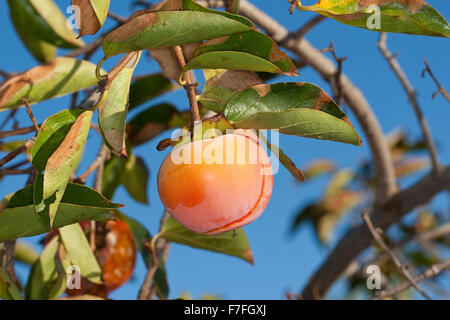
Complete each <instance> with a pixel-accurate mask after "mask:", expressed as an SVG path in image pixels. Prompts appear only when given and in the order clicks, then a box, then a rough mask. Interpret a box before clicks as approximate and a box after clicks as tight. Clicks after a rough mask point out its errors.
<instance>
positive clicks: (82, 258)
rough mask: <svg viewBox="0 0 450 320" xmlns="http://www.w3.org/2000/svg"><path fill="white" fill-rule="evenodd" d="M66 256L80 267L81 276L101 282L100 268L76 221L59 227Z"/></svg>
mask: <svg viewBox="0 0 450 320" xmlns="http://www.w3.org/2000/svg"><path fill="white" fill-rule="evenodd" d="M59 234H60V236H61V240H62V243H63V244H64V248H65V249H66V252H67V256H68V258H69V260H70V262H71V263H72V264H73V265H76V266H77V267H78V268H79V269H80V273H81V275H82V276H83V277H85V278H86V279H88V280H89V281H91V282H94V283H99V284H100V283H102V269H101V268H100V265H99V263H98V261H97V259H96V258H95V255H94V253H93V252H92V250H91V247H90V246H89V242H88V240H87V239H86V236H85V234H84V232H83V229H81V226H80V225H79V224H78V223H74V224H71V225H68V226H65V227H63V228H61V229H59Z"/></svg>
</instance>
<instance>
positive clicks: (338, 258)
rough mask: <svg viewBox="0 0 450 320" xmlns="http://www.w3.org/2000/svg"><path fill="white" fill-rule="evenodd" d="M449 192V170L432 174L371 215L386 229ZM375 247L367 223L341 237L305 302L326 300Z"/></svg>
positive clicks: (311, 282)
mask: <svg viewBox="0 0 450 320" xmlns="http://www.w3.org/2000/svg"><path fill="white" fill-rule="evenodd" d="M449 189H450V167H446V168H445V169H443V170H442V171H441V172H440V173H438V174H436V173H434V172H431V173H430V174H428V175H427V176H426V177H424V178H422V179H420V180H419V181H418V182H416V183H415V184H414V185H412V186H411V187H409V188H407V189H405V190H402V191H401V192H398V193H397V194H396V195H394V196H393V197H392V198H391V199H390V200H389V201H388V202H387V203H386V204H385V205H383V206H381V207H380V208H379V209H378V210H376V211H375V212H374V214H373V215H372V223H373V225H374V226H375V227H376V228H381V229H382V230H386V229H387V228H389V226H391V225H392V224H394V223H396V222H398V221H399V220H400V219H401V218H402V217H403V216H404V215H405V214H406V213H408V212H410V211H411V210H413V209H414V208H416V207H417V206H419V205H422V204H424V203H427V202H428V201H430V200H431V199H433V197H434V196H435V195H437V194H438V193H440V192H441V191H445V190H449ZM371 244H372V237H371V235H370V232H369V229H368V228H367V226H366V225H365V224H362V225H359V226H356V227H354V228H352V229H351V230H349V231H348V232H347V234H346V235H344V236H343V237H342V239H341V240H340V241H339V243H338V244H337V246H336V247H335V248H334V249H333V250H332V251H331V253H330V254H329V255H328V257H327V258H326V259H325V262H324V263H323V264H322V265H321V266H320V268H319V269H318V270H317V271H316V272H315V273H314V275H313V276H312V277H311V278H310V280H309V283H308V284H307V285H306V286H305V288H304V289H303V292H302V296H303V298H304V299H313V298H314V297H316V296H317V295H318V297H323V296H324V295H325V294H326V292H327V291H328V289H329V288H330V287H331V285H332V284H333V283H334V282H335V281H336V280H337V279H338V278H339V277H340V275H341V274H342V273H343V272H344V271H345V270H346V269H347V266H348V265H349V264H350V262H351V261H352V260H353V259H355V258H356V257H357V256H358V255H359V254H360V253H361V252H363V251H364V250H365V249H366V248H367V247H369V246H370V245H371Z"/></svg>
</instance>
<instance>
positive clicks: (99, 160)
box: [75, 145, 111, 189]
mask: <svg viewBox="0 0 450 320" xmlns="http://www.w3.org/2000/svg"><path fill="white" fill-rule="evenodd" d="M110 156H111V152H110V150H109V149H108V148H107V147H106V146H105V145H102V147H101V148H100V151H99V152H98V154H97V157H96V158H95V160H94V162H92V163H91V165H90V166H89V167H88V168H87V169H86V171H85V172H84V173H83V174H82V175H80V176H79V177H78V178H76V179H75V181H76V182H77V183H81V184H84V183H85V182H86V179H87V177H89V175H90V174H91V173H93V172H94V171H95V170H97V172H98V171H99V170H98V169H99V168H100V167H101V166H102V165H104V163H105V161H107V160H108V158H109V157H110ZM97 179H100V177H97V176H96V181H97ZM96 184H97V187H98V186H99V185H100V184H101V181H100V180H98V181H97V183H96ZM94 189H96V187H95V186H94ZM100 189H101V185H100Z"/></svg>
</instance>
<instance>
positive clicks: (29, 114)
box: [21, 99, 40, 136]
mask: <svg viewBox="0 0 450 320" xmlns="http://www.w3.org/2000/svg"><path fill="white" fill-rule="evenodd" d="M21 100H22V102H23V103H24V104H25V106H26V108H27V113H28V117H30V120H31V123H32V124H33V128H34V131H36V136H37V135H38V134H39V131H40V129H39V126H38V124H37V122H36V118H35V117H34V114H33V111H31V107H30V104H29V102H28V100H27V99H21Z"/></svg>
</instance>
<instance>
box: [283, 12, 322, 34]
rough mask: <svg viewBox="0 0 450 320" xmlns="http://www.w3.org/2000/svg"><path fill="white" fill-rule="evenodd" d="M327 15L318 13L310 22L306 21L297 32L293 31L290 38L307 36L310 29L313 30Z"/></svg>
mask: <svg viewBox="0 0 450 320" xmlns="http://www.w3.org/2000/svg"><path fill="white" fill-rule="evenodd" d="M326 18H327V17H325V16H322V15H317V16H315V17H314V18H312V19H311V20H309V21H308V22H306V23H305V24H304V25H303V26H301V27H300V29H298V30H297V31H296V32H295V33H292V34H291V35H290V36H289V38H290V39H292V38H294V39H300V38H303V37H304V36H305V34H307V33H308V32H309V31H311V30H312V28H314V27H315V26H317V25H318V24H319V23H321V22H322V21H324V20H325V19H326Z"/></svg>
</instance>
